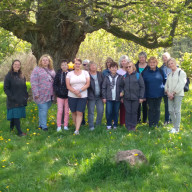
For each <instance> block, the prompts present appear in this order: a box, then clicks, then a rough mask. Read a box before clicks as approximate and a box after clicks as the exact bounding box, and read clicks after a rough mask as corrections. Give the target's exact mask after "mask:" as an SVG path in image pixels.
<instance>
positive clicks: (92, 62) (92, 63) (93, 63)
mask: <svg viewBox="0 0 192 192" xmlns="http://www.w3.org/2000/svg"><path fill="white" fill-rule="evenodd" d="M90 65H96V67H97V64H96V63H95V62H94V61H90V62H89V65H88V67H89V69H90Z"/></svg>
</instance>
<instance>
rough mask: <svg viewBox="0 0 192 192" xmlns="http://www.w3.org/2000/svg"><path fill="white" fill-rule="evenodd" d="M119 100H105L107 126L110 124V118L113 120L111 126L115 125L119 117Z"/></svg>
mask: <svg viewBox="0 0 192 192" xmlns="http://www.w3.org/2000/svg"><path fill="white" fill-rule="evenodd" d="M119 107H120V101H107V102H106V119H107V126H112V120H113V121H114V124H113V126H114V127H117V125H118V117H119Z"/></svg>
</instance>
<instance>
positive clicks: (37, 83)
mask: <svg viewBox="0 0 192 192" xmlns="http://www.w3.org/2000/svg"><path fill="white" fill-rule="evenodd" d="M54 77H55V71H54V70H49V69H44V68H42V67H38V66H37V67H35V69H34V70H33V72H32V74H31V79H30V81H31V89H32V93H33V99H34V101H35V102H36V103H37V104H42V103H45V102H47V101H50V100H51V97H53V78H54ZM36 96H39V98H38V99H35V97H36Z"/></svg>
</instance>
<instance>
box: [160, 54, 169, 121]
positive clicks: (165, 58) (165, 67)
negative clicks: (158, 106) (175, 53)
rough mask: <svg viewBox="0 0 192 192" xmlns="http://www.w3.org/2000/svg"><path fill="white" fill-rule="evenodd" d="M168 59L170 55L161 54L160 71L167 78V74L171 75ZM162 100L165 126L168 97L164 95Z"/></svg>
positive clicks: (167, 118)
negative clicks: (161, 63)
mask: <svg viewBox="0 0 192 192" xmlns="http://www.w3.org/2000/svg"><path fill="white" fill-rule="evenodd" d="M170 58H171V57H170V54H169V53H168V52H165V53H163V55H162V60H163V65H162V66H161V67H160V69H162V70H163V71H164V73H165V74H166V76H168V75H169V73H171V69H170V68H169V67H168V60H169V59H170ZM163 99H164V104H165V121H164V125H167V124H169V110H168V97H167V95H166V94H165V95H164V96H163Z"/></svg>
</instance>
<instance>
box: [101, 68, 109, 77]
mask: <svg viewBox="0 0 192 192" xmlns="http://www.w3.org/2000/svg"><path fill="white" fill-rule="evenodd" d="M102 74H103V77H105V76H107V75H110V71H109V69H104V70H103V71H102Z"/></svg>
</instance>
